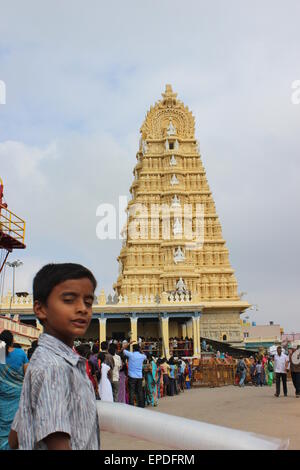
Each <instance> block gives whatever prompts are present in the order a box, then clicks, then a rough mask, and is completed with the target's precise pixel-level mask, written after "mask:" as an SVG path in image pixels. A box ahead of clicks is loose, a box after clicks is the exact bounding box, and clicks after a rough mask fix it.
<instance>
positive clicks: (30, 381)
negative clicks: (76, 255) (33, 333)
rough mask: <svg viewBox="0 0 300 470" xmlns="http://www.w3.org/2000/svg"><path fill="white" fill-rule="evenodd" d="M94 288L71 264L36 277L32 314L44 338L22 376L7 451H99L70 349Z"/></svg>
mask: <svg viewBox="0 0 300 470" xmlns="http://www.w3.org/2000/svg"><path fill="white" fill-rule="evenodd" d="M96 285H97V282H96V280H95V278H94V276H93V274H92V273H91V272H90V271H89V270H88V269H86V268H85V267H83V266H81V265H78V264H73V263H64V264H48V265H46V266H44V267H43V268H42V269H41V270H40V271H39V272H38V273H37V274H36V276H35V278H34V280H33V300H34V306H33V309H34V312H35V315H36V316H37V318H38V319H39V320H40V322H41V323H42V325H43V327H44V333H43V334H42V335H41V336H40V337H39V346H38V348H37V349H36V350H35V351H34V353H33V355H32V357H31V360H30V363H29V366H28V368H27V372H26V375H25V379H24V383H23V389H22V395H21V400H20V405H19V409H18V411H17V414H16V416H15V419H14V422H13V425H12V430H11V433H10V437H9V444H10V446H11V447H12V448H14V449H16V448H19V449H22V450H31V449H49V450H85V449H91V450H98V449H99V448H100V437H99V425H98V417H97V409H96V398H95V394H94V390H93V386H92V384H91V382H90V380H89V378H88V376H87V374H86V366H85V359H84V358H82V357H80V356H79V355H78V354H76V353H75V352H74V350H73V349H72V348H73V344H74V339H75V338H77V337H82V336H83V335H84V334H85V332H86V331H87V329H88V326H89V324H90V322H91V318H92V305H93V301H94V291H95V289H96Z"/></svg>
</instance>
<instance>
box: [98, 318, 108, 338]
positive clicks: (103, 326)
mask: <svg viewBox="0 0 300 470" xmlns="http://www.w3.org/2000/svg"><path fill="white" fill-rule="evenodd" d="M98 320H99V343H100V344H101V343H102V341H106V318H98Z"/></svg>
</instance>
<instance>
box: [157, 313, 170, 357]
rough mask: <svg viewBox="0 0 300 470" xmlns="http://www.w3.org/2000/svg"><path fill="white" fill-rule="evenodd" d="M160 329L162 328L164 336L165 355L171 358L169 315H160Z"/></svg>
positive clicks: (162, 335)
mask: <svg viewBox="0 0 300 470" xmlns="http://www.w3.org/2000/svg"><path fill="white" fill-rule="evenodd" d="M159 321H160V330H161V337H162V348H163V355H165V357H166V358H167V359H169V358H170V352H169V317H167V316H166V317H160V319H159Z"/></svg>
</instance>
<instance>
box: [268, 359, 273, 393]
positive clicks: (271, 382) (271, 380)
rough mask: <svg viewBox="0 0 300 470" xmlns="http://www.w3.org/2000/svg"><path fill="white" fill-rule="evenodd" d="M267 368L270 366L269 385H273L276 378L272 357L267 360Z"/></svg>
mask: <svg viewBox="0 0 300 470" xmlns="http://www.w3.org/2000/svg"><path fill="white" fill-rule="evenodd" d="M267 368H268V382H267V383H268V385H269V386H270V387H271V386H272V385H273V378H274V364H273V361H272V358H271V357H269V358H268V362H267Z"/></svg>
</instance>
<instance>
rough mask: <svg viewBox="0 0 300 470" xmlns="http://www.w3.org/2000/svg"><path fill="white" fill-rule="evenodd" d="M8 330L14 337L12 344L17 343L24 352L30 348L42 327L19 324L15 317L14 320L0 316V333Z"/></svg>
mask: <svg viewBox="0 0 300 470" xmlns="http://www.w3.org/2000/svg"><path fill="white" fill-rule="evenodd" d="M3 330H9V331H11V332H12V334H13V335H14V342H15V343H18V344H19V345H20V346H21V347H22V348H23V349H24V350H25V351H26V350H27V349H28V348H30V347H31V344H32V342H33V341H34V340H37V339H38V337H39V336H40V334H41V332H42V327H41V325H39V326H38V327H34V326H32V325H28V324H25V323H21V322H20V321H19V318H18V316H17V315H15V316H14V319H11V318H8V317H6V316H2V315H0V333H1V332H2V331H3Z"/></svg>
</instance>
